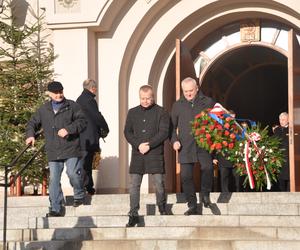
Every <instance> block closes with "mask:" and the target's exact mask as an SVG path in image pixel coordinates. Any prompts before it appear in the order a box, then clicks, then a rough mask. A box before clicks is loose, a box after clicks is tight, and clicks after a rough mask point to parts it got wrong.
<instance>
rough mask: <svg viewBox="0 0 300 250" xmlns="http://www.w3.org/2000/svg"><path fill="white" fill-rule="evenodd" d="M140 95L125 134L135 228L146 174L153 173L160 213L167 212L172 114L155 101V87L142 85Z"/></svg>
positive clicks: (131, 111)
mask: <svg viewBox="0 0 300 250" xmlns="http://www.w3.org/2000/svg"><path fill="white" fill-rule="evenodd" d="M139 96H140V105H139V106H137V107H135V108H132V109H130V110H129V112H128V115H127V119H126V124H125V129H124V134H125V137H126V139H127V141H128V142H129V143H130V144H131V146H132V153H131V163H130V169H129V173H130V179H131V183H130V190H129V192H130V211H129V213H128V214H129V222H128V223H127V225H126V226H127V227H133V226H135V225H136V224H137V223H138V221H139V219H138V210H139V208H140V204H139V203H140V186H141V183H142V178H143V175H144V174H152V177H153V179H154V183H155V188H156V203H157V205H158V209H159V212H160V214H162V215H165V214H166V195H165V186H164V174H165V168H164V141H165V140H166V139H167V138H168V135H169V126H170V117H169V115H168V113H167V112H166V111H165V110H164V109H163V108H162V107H160V106H158V105H157V104H155V103H154V97H153V90H152V87H151V86H149V85H144V86H142V87H141V88H140V90H139Z"/></svg>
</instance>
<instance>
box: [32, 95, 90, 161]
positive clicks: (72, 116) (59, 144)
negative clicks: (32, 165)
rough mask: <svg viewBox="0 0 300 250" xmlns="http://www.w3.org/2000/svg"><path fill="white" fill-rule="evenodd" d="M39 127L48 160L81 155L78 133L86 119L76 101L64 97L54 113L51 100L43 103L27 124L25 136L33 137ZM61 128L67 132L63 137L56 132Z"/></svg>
mask: <svg viewBox="0 0 300 250" xmlns="http://www.w3.org/2000/svg"><path fill="white" fill-rule="evenodd" d="M41 127H42V128H43V132H44V135H45V141H46V145H45V149H46V153H47V157H48V160H49V161H55V160H65V159H68V158H72V157H80V156H81V151H80V142H79V134H80V132H82V131H83V129H84V128H85V127H86V120H85V116H84V114H83V113H82V111H81V109H80V106H79V105H78V104H77V103H76V102H73V101H72V100H67V99H65V101H64V102H63V104H62V106H61V107H60V109H59V110H58V112H57V113H56V114H55V113H54V111H53V108H52V105H51V101H49V102H46V103H45V104H43V105H42V106H41V107H40V108H39V109H38V110H37V111H36V113H35V114H34V115H33V116H32V117H31V119H30V121H29V122H28V124H27V127H26V138H28V137H34V135H35V132H36V131H38V130H39V129H40V128H41ZM62 128H65V129H66V130H67V131H68V133H69V134H68V136H66V137H64V138H62V137H60V136H58V134H57V132H58V131H59V130H60V129H62Z"/></svg>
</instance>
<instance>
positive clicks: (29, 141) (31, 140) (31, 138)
mask: <svg viewBox="0 0 300 250" xmlns="http://www.w3.org/2000/svg"><path fill="white" fill-rule="evenodd" d="M25 143H26V145H28V144H31V146H34V143H35V138H34V137H33V136H32V137H28V138H27V139H26V141H25Z"/></svg>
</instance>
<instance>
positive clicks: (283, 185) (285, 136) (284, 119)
mask: <svg viewBox="0 0 300 250" xmlns="http://www.w3.org/2000/svg"><path fill="white" fill-rule="evenodd" d="M279 123H280V126H278V127H276V128H275V129H274V135H275V136H277V137H278V138H280V139H281V143H280V148H281V149H283V150H284V151H283V154H284V156H285V162H284V164H283V166H282V169H281V171H280V174H279V178H278V179H279V188H280V191H283V192H287V191H290V162H289V115H288V113H286V112H283V113H281V114H280V115H279Z"/></svg>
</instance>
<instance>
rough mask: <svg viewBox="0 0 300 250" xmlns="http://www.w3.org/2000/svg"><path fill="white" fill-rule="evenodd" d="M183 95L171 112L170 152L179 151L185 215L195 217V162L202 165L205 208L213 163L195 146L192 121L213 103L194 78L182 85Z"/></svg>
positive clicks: (205, 153)
mask: <svg viewBox="0 0 300 250" xmlns="http://www.w3.org/2000/svg"><path fill="white" fill-rule="evenodd" d="M181 88H182V92H183V96H182V97H181V98H180V99H179V100H178V101H176V102H175V103H174V104H173V107H172V111H171V118H172V128H173V132H172V138H171V142H172V144H173V149H174V150H176V151H178V154H179V163H180V164H181V169H180V176H181V183H182V188H183V192H184V194H185V198H186V200H187V205H188V210H187V211H186V212H185V213H184V214H185V215H192V214H198V211H197V197H196V193H195V187H194V182H193V167H194V164H195V163H196V162H199V163H200V165H201V201H202V202H203V204H204V206H205V207H209V206H211V201H210V197H209V195H210V192H211V190H212V184H213V163H212V157H211V155H210V154H209V153H208V152H207V151H206V150H205V149H202V148H200V147H198V146H197V144H196V141H195V139H194V138H193V136H192V133H191V132H192V127H191V124H190V123H191V121H192V120H193V119H194V117H195V116H196V115H197V114H199V113H200V112H201V111H203V110H205V109H207V108H212V107H213V106H214V104H215V101H213V100H212V99H211V98H209V97H207V96H205V95H203V94H202V93H201V92H200V91H199V87H198V85H197V82H196V81H195V80H194V79H193V78H190V77H188V78H185V79H184V80H183V81H182V82H181Z"/></svg>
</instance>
